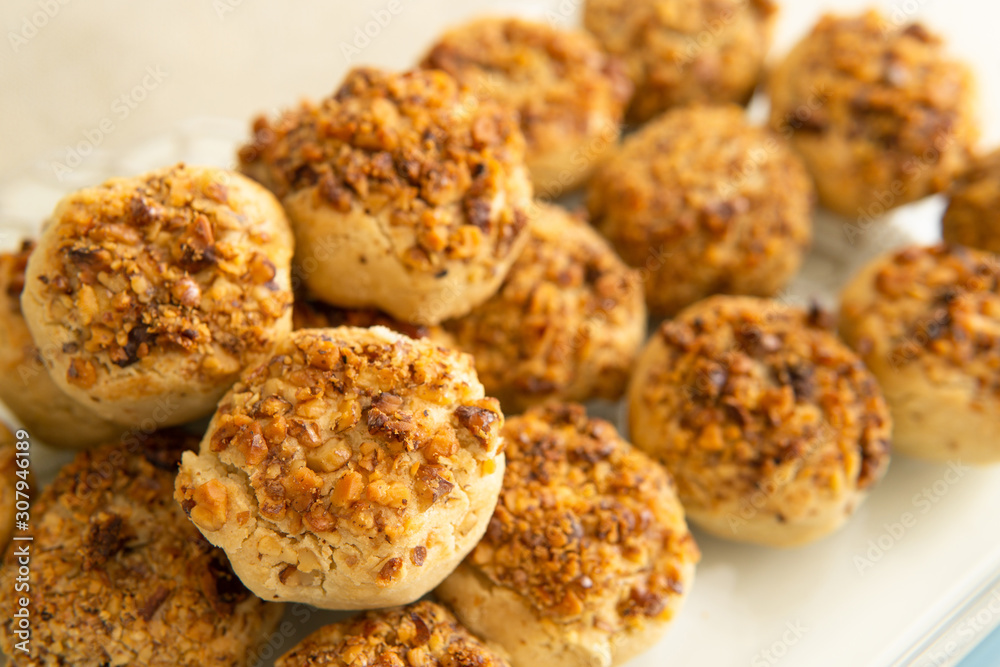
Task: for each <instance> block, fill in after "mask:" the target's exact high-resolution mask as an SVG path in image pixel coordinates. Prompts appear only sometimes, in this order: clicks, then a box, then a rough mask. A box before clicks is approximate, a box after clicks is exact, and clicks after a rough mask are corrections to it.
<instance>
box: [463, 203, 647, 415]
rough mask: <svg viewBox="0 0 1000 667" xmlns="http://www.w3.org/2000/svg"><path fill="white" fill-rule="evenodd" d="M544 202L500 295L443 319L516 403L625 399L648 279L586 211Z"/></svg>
mask: <svg viewBox="0 0 1000 667" xmlns="http://www.w3.org/2000/svg"><path fill="white" fill-rule="evenodd" d="M536 210H537V215H535V216H534V218H533V220H532V230H531V236H530V238H529V240H528V245H527V246H526V248H525V250H524V252H523V253H522V254H521V256H520V257H519V258H518V260H517V261H516V262H514V265H513V266H512V267H511V270H510V273H508V274H507V278H506V280H505V281H504V283H503V285H502V286H501V287H500V291H499V292H498V293H497V295H496V296H494V297H493V298H492V299H490V300H489V301H487V302H486V303H485V304H483V305H482V306H479V307H478V308H476V309H475V310H473V311H472V312H471V313H470V314H469V315H467V316H465V317H463V318H461V319H458V320H454V321H451V322H449V323H446V325H445V326H446V328H447V330H448V331H449V332H451V333H452V334H453V335H454V337H455V341H456V344H457V345H458V347H460V348H461V349H462V350H464V351H466V352H468V353H469V354H471V355H472V356H473V357H474V358H475V360H476V371H477V372H478V374H479V378H480V380H482V382H483V385H484V386H485V387H486V392H487V393H488V394H489V395H491V396H496V397H497V398H499V399H500V402H501V404H502V405H503V406H504V409H505V410H507V411H508V412H511V411H514V412H518V411H521V410H524V409H526V408H527V407H529V406H531V405H536V404H539V403H542V402H544V401H546V400H549V399H553V398H555V399H560V400H570V401H585V400H588V399H591V398H603V399H607V400H617V399H618V398H620V397H621V395H622V393H623V392H624V390H625V385H626V384H627V383H628V376H629V373H630V372H631V369H632V362H633V361H634V360H635V356H636V354H638V351H639V347H640V346H641V345H642V341H643V338H644V337H645V335H646V309H645V305H644V301H643V293H642V282H641V280H640V278H639V275H638V273H637V272H636V271H633V270H630V269H629V268H628V267H627V266H626V265H625V264H624V263H623V262H622V261H621V260H620V259H619V258H618V257H617V255H615V253H614V251H613V250H612V249H611V248H610V247H609V246H608V244H607V243H606V242H605V241H604V240H603V239H602V238H601V237H600V236H599V235H598V234H597V233H596V232H595V231H594V230H593V229H592V228H591V227H590V226H589V225H588V224H587V223H586V221H584V220H582V219H580V218H578V217H575V216H572V215H570V214H569V213H568V212H566V211H565V210H564V209H562V208H559V207H557V206H552V205H547V204H539V207H538V208H537V209H536Z"/></svg>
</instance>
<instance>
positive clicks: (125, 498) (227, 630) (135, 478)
mask: <svg viewBox="0 0 1000 667" xmlns="http://www.w3.org/2000/svg"><path fill="white" fill-rule="evenodd" d="M142 438H143V439H142V440H141V441H140V440H139V437H134V438H133V439H132V440H131V441H129V442H128V443H123V444H117V445H108V446H105V447H101V448H99V449H96V450H92V451H87V452H81V453H80V454H79V455H78V456H77V457H76V459H75V460H74V461H73V462H72V463H70V464H69V465H68V466H66V467H65V468H63V470H62V471H61V472H60V473H59V474H58V475H57V477H56V479H55V481H53V482H52V484H51V485H49V486H48V487H46V489H45V490H44V491H43V492H42V494H41V496H40V497H39V499H38V501H37V502H36V503H35V505H34V507H33V508H32V529H33V531H32V534H33V537H34V541H33V542H32V543H31V590H30V592H27V593H25V595H27V596H28V597H30V599H31V610H32V613H33V615H34V616H33V617H34V618H36V619H39V623H37V624H35V625H34V626H33V627H32V631H33V635H32V640H33V641H32V642H31V644H30V646H31V653H30V655H27V656H26V655H24V654H22V653H15V652H14V650H13V646H12V644H13V642H14V641H16V640H15V639H14V637H13V630H14V629H15V627H16V624H15V621H14V620H12V619H13V615H14V611H15V609H16V606H15V605H16V604H17V602H16V600H17V596H14V595H5V596H3V598H2V599H0V609H2V610H3V617H4V619H5V620H4V628H3V632H2V633H0V644H2V645H3V649H4V652H6V653H7V654H8V655H19V656H21V657H20V658H18V664H23V665H57V664H58V665H64V664H65V665H70V664H71V665H80V666H94V667H97V666H99V665H112V664H113V665H125V664H128V665H142V666H144V667H152V666H163V667H166V666H167V665H170V666H174V665H188V666H190V667H195V666H196V665H197V666H201V665H208V664H212V665H232V666H234V667H235V666H236V665H240V666H243V665H247V664H248V658H247V656H248V655H249V654H250V653H251V652H252V651H253V649H254V647H255V646H256V645H257V644H258V642H260V641H261V640H262V639H263V638H265V637H266V635H267V633H269V632H270V631H271V630H272V629H273V627H274V626H275V625H276V624H277V622H278V620H279V619H280V617H281V614H282V612H283V607H282V605H275V604H268V603H265V602H262V601H261V600H259V599H258V598H256V597H254V596H253V595H252V594H251V593H250V592H249V591H248V590H247V589H246V588H244V587H243V585H242V584H241V583H240V582H239V580H238V579H237V578H236V576H235V575H234V574H233V572H232V570H231V569H230V567H229V563H228V562H227V560H226V556H225V554H224V553H223V552H222V551H221V550H219V549H216V548H214V547H212V546H211V545H210V544H209V543H208V542H206V541H205V539H204V538H202V536H201V535H199V534H198V531H197V530H195V528H194V527H193V526H192V525H191V524H190V522H189V521H188V520H187V518H186V517H185V516H184V513H183V512H181V510H180V508H179V507H178V506H177V505H176V503H174V501H173V498H172V497H171V495H172V494H171V490H172V488H173V479H174V471H175V470H176V468H177V463H178V461H179V459H180V456H181V452H182V451H184V450H186V449H190V448H191V447H193V446H194V445H195V444H197V440H196V439H194V438H192V437H191V436H187V435H184V434H182V433H179V432H170V431H161V432H158V433H155V434H153V435H150V436H142ZM137 450H138V451H137ZM16 576H17V556H16V553H15V550H14V549H10V550H8V552H7V559H6V563H5V568H4V570H3V571H2V573H0V582H2V583H3V585H4V587H5V590H10V591H13V590H14V584H15V581H14V579H15V577H16Z"/></svg>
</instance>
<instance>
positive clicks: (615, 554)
mask: <svg viewBox="0 0 1000 667" xmlns="http://www.w3.org/2000/svg"><path fill="white" fill-rule="evenodd" d="M503 435H504V437H505V438H506V440H507V472H506V475H505V477H504V483H503V490H502V492H501V494H500V502H499V503H497V510H496V513H495V514H494V515H493V519H492V520H491V521H490V527H489V530H487V532H486V536H485V537H484V538H483V541H482V542H481V543H480V544H479V546H477V547H476V548H475V550H474V551H473V552H472V553H471V554H470V555H469V557H468V558H467V559H466V560H465V561H464V562H463V563H462V565H461V566H459V568H458V569H457V570H456V571H455V573H454V574H452V575H451V576H450V577H449V578H448V579H446V580H445V582H444V583H443V584H442V585H441V586H440V587H439V588H438V590H437V592H436V595H437V596H438V597H439V598H440V599H441V600H442V601H444V602H445V603H447V604H449V605H450V606H451V607H452V608H453V609H454V610H455V615H456V616H458V618H459V620H461V621H462V622H463V623H465V624H466V625H467V626H468V627H469V629H470V630H472V631H473V632H475V633H476V634H478V635H479V636H481V637H483V638H484V639H486V640H488V641H491V642H495V643H496V644H499V645H500V646H502V647H503V648H504V649H505V650H506V651H507V652H508V653H509V654H510V657H511V664H512V665H513V666H514V667H533V666H536V665H551V666H552V667H591V666H597V667H610V666H611V665H619V664H622V663H624V662H626V661H627V660H630V659H631V658H632V657H634V656H636V655H638V654H640V653H642V652H643V651H645V650H646V649H648V648H649V647H650V646H652V645H653V644H654V643H655V642H657V641H658V640H659V639H660V638H662V636H663V634H664V632H665V631H666V629H667V627H668V626H669V624H670V622H671V621H672V620H673V619H674V617H675V616H676V614H677V613H678V612H679V611H680V608H681V606H682V604H683V601H684V599H685V596H686V595H687V593H688V592H689V590H690V588H691V584H692V583H693V578H694V568H695V564H696V563H697V561H698V559H699V557H700V556H699V552H698V547H697V546H696V545H695V543H694V539H693V538H692V537H691V534H690V533H689V532H688V529H687V525H686V523H685V521H684V510H683V508H682V507H681V504H680V502H679V501H678V499H677V495H676V489H675V488H674V485H673V482H672V481H671V480H670V476H669V475H668V474H667V472H666V471H665V470H664V469H663V468H662V467H660V466H659V465H658V464H657V463H656V462H654V461H652V460H650V459H649V457H647V456H646V455H645V454H643V453H642V452H640V451H639V450H637V449H635V448H634V447H632V446H631V445H630V444H629V443H627V442H625V440H623V439H622V438H621V436H619V435H618V432H617V431H616V430H615V428H614V427H613V426H612V425H611V424H609V423H608V422H606V421H603V420H601V419H590V418H588V417H587V414H586V411H585V410H584V409H583V407H582V406H580V405H574V404H558V403H550V404H548V405H546V406H544V407H540V408H534V409H532V410H529V411H528V412H527V413H525V414H524V416H522V417H512V418H511V419H510V420H509V421H508V422H507V425H506V426H505V427H504V431H503Z"/></svg>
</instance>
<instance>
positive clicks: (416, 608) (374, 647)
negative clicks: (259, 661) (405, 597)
mask: <svg viewBox="0 0 1000 667" xmlns="http://www.w3.org/2000/svg"><path fill="white" fill-rule="evenodd" d="M275 665H276V667H314V666H315V667H318V666H319V665H324V666H325V667H356V666H357V665H372V666H373V667H374V666H376V665H387V666H389V665H398V666H399V667H407V666H409V665H427V666H428V667H429V666H430V665H440V667H510V665H509V663H508V662H507V660H506V659H504V657H503V656H502V655H501V654H500V653H499V652H498V651H496V650H495V649H493V648H491V647H489V646H487V645H486V644H484V643H483V642H481V641H479V639H477V638H476V637H474V636H473V635H472V634H470V633H469V631H468V630H466V629H465V628H464V627H462V626H461V625H460V624H459V623H458V621H456V620H455V617H454V616H452V615H451V613H449V612H448V610H447V609H445V608H444V607H442V606H440V605H438V604H435V603H433V602H429V601H423V602H417V603H415V604H412V605H409V606H407V607H399V608H395V609H383V610H381V611H370V612H367V613H364V614H361V615H360V616H355V617H354V618H352V619H350V620H348V621H343V622H341V623H335V624H333V625H328V626H326V627H325V628H321V629H319V630H317V631H316V632H314V633H312V634H311V635H309V636H308V637H306V638H305V639H303V640H302V641H301V642H299V643H298V644H296V645H295V647H294V648H292V650H291V651H289V652H288V653H286V654H285V655H283V656H282V657H281V658H279V659H278V661H277V662H276V663H275Z"/></svg>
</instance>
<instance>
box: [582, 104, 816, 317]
mask: <svg viewBox="0 0 1000 667" xmlns="http://www.w3.org/2000/svg"><path fill="white" fill-rule="evenodd" d="M587 195H588V197H587V206H588V208H589V209H590V215H591V217H592V219H593V223H594V224H595V225H596V226H597V227H598V228H599V229H600V230H601V231H602V232H603V233H604V235H605V236H607V237H608V238H609V239H610V240H611V243H612V244H613V245H614V246H615V248H616V249H617V250H618V252H619V254H621V256H622V258H623V259H624V260H625V261H626V262H627V263H629V264H630V265H632V266H634V267H637V268H639V269H642V274H643V276H644V278H645V282H646V302H647V304H648V305H649V308H650V310H651V311H652V312H653V313H655V314H658V315H672V314H674V313H676V312H677V311H678V310H680V309H681V308H683V307H684V306H687V305H689V304H691V303H694V302H695V301H697V300H699V299H701V298H704V297H706V296H709V295H711V294H717V293H720V292H721V293H726V294H749V295H754V296H770V295H771V294H774V293H775V292H777V291H778V290H779V289H781V288H782V287H783V286H784V285H785V284H786V283H787V282H788V281H789V280H791V278H792V277H793V276H794V275H795V273H796V272H797V271H798V269H799V266H800V265H801V264H802V259H803V256H804V255H805V253H806V251H807V249H808V247H809V244H810V242H811V239H812V217H811V213H812V201H813V192H812V185H811V184H810V182H809V176H808V174H807V173H806V171H805V168H804V167H803V166H802V163H801V161H800V160H799V159H798V158H797V157H796V156H795V155H794V154H793V153H792V151H791V150H789V149H788V148H787V147H786V146H785V144H784V143H783V142H782V141H781V139H780V137H777V136H775V135H774V134H773V133H771V132H770V131H768V130H766V129H764V128H760V127H754V126H752V125H749V124H748V123H747V121H746V119H745V117H744V115H743V110H742V109H740V108H739V107H736V106H724V107H699V106H690V107H686V108H683V109H677V110H675V111H671V112H669V113H667V114H665V115H663V116H662V117H661V118H659V119H657V120H656V121H655V122H653V123H650V124H649V125H648V126H646V127H644V128H643V129H642V130H640V131H639V132H637V133H636V134H634V135H632V136H630V137H629V138H628V139H627V140H626V141H625V143H624V144H623V145H622V147H621V148H620V149H619V150H618V151H617V152H616V153H615V154H614V155H613V156H612V157H611V158H609V159H608V160H607V161H606V162H605V163H604V164H603V165H601V167H600V168H599V169H598V171H597V173H596V174H595V175H594V178H593V179H592V180H591V182H590V187H589V189H588V193H587Z"/></svg>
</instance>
